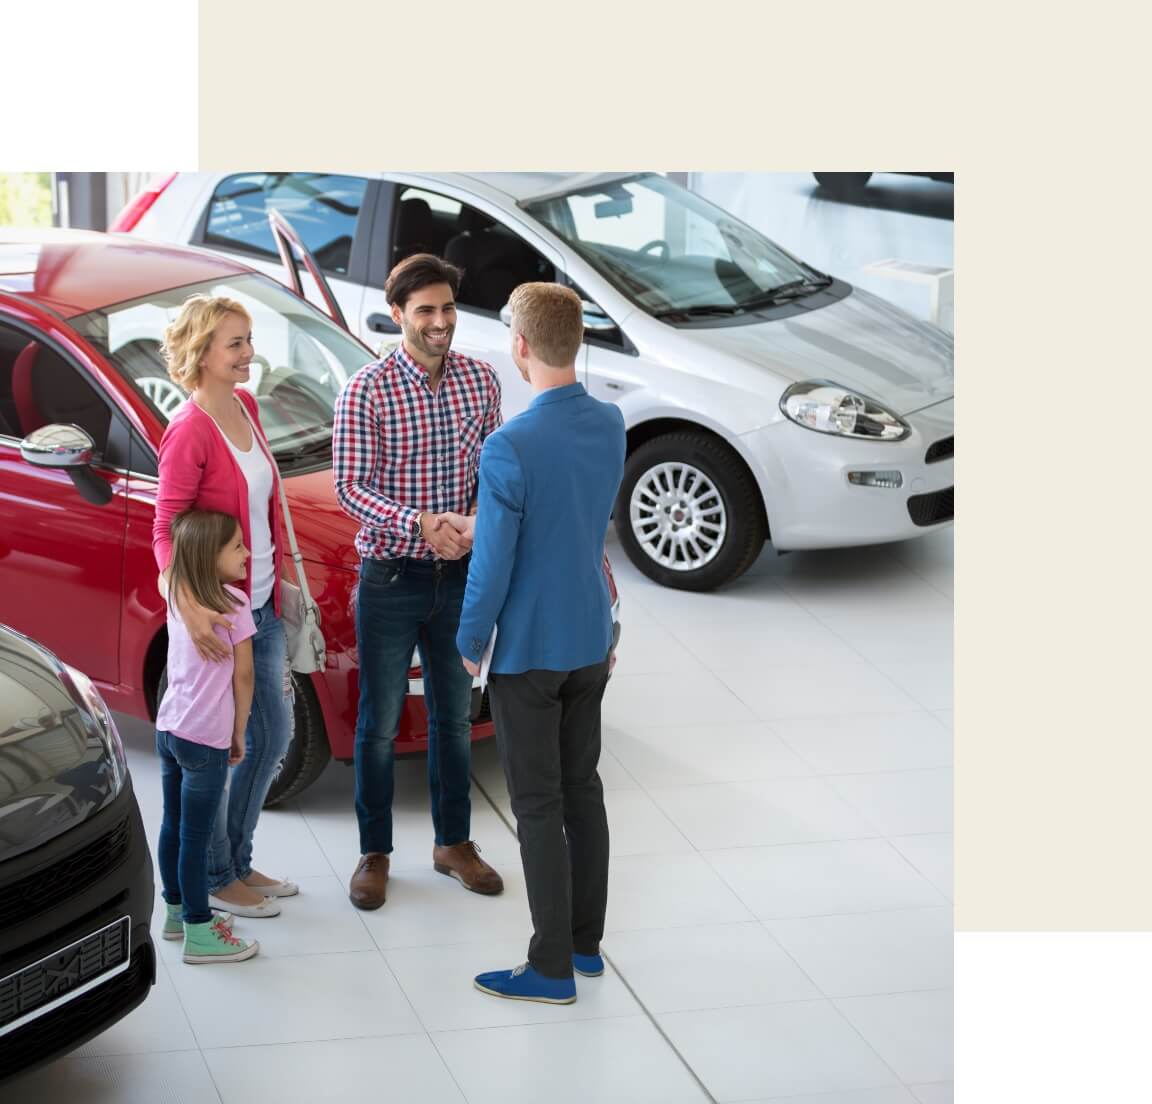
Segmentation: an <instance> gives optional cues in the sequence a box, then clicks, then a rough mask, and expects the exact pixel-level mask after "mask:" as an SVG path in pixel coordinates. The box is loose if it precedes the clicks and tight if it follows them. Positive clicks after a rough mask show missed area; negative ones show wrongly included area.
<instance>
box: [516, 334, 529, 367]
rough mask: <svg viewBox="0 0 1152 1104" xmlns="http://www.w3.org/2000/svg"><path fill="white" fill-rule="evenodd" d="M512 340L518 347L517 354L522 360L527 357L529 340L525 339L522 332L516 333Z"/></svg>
mask: <svg viewBox="0 0 1152 1104" xmlns="http://www.w3.org/2000/svg"><path fill="white" fill-rule="evenodd" d="M512 341H513V343H514V345H515V347H516V355H517V356H518V357H519V358H520V359H521V360H524V359H526V358H527V356H528V353H529V349H528V342H527V341H526V340H525V339H524V335H523V334H522V333H518V334H514V335H513V337H512Z"/></svg>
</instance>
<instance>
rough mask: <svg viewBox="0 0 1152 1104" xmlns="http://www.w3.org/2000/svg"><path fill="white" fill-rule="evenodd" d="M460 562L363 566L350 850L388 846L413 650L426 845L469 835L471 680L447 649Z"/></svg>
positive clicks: (459, 593) (461, 579) (451, 644)
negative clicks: (423, 711)
mask: <svg viewBox="0 0 1152 1104" xmlns="http://www.w3.org/2000/svg"><path fill="white" fill-rule="evenodd" d="M467 581H468V561H467V558H465V559H463V560H414V559H397V560H364V561H363V562H362V563H361V565H360V588H359V592H358V596H357V599H356V639H357V648H358V650H359V653H360V711H359V715H358V716H357V719H356V752H355V758H356V817H357V819H358V820H359V822H360V853H361V854H364V855H366V854H368V853H369V852H372V851H380V852H383V853H384V854H388V853H390V852H391V850H392V795H393V791H394V782H395V778H394V775H395V757H396V756H395V744H396V732H397V730H398V729H399V727H400V716H401V713H402V712H403V710H404V699H405V696H406V695H407V693H408V668H409V666H411V663H412V652H413V649H417V648H418V649H419V652H420V665H421V667H422V668H423V670H424V704H425V706H426V707H427V710H428V792H429V795H430V797H431V804H432V824H433V827H434V828H435V831H436V843H437V844H440V845H443V846H451V845H452V844H456V843H463V842H464V841H465V840H467V839H468V837H469V835H470V829H471V822H472V805H471V799H470V797H469V786H470V780H469V772H470V770H471V766H472V722H471V719H470V713H471V704H472V676H471V675H470V674H468V672H467V671H465V670H464V664H463V663H462V662H461V660H460V653H459V652H458V651H457V649H456V630H457V628H458V627H459V624H460V609H461V607H462V606H463V604H464V587H465V584H466V583H467Z"/></svg>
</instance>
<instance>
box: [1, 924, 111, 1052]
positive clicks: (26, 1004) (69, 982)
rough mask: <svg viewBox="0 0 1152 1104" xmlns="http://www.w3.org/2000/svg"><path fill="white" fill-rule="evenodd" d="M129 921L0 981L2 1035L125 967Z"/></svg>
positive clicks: (56, 952)
mask: <svg viewBox="0 0 1152 1104" xmlns="http://www.w3.org/2000/svg"><path fill="white" fill-rule="evenodd" d="M129 931H130V925H129V920H128V917H127V916H122V917H121V918H120V919H119V920H117V921H115V922H114V923H111V924H109V925H108V926H107V927H105V928H101V929H100V930H99V931H95V932H93V933H92V934H91V935H88V936H85V937H84V938H83V939H78V940H77V941H76V942H75V943H72V944H70V945H69V946H67V947H64V948H63V949H62V950H59V951H55V952H53V953H52V954H50V955H47V956H46V957H44V958H42V959H40V961H39V962H33V963H32V964H31V965H29V966H25V967H24V968H23V969H22V970H17V971H16V972H15V973H13V974H9V975H8V976H7V977H5V978H0V1035H4V1034H7V1033H8V1032H9V1031H15V1030H16V1029H17V1028H18V1027H22V1026H23V1025H24V1024H25V1023H28V1022H29V1021H31V1020H34V1019H36V1018H37V1017H38V1016H42V1015H43V1014H44V1013H45V1012H47V1011H48V1010H49V1009H51V1008H54V1007H56V1006H57V1005H60V1004H64V1003H65V1002H66V1001H69V1000H72V999H73V998H74V997H78V996H79V995H80V994H81V993H84V992H87V991H88V990H89V989H91V988H92V987H93V986H95V985H99V984H100V983H101V982H103V981H107V980H108V979H109V978H110V977H113V976H115V975H116V974H118V973H120V971H121V970H126V969H127V968H128V965H129V946H128V936H129Z"/></svg>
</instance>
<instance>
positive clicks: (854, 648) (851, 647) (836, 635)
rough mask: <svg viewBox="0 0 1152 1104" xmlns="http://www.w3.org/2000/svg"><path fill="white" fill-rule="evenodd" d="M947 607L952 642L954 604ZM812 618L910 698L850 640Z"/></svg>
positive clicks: (953, 633) (822, 621)
mask: <svg viewBox="0 0 1152 1104" xmlns="http://www.w3.org/2000/svg"><path fill="white" fill-rule="evenodd" d="M949 605H950V608H949V611H948V613H949V622H950V624H951V626H952V637H953V641H954V640H955V636H956V609H955V603H954V602H950V604H949ZM812 616H813V617H815V618H816V620H817V621H819V622H820V624H821V625H823V626H824V628H826V629H827V630H828V631H829V632H830V633H831V634H832V635H833V636H834V637H836V639H837V640H839V641H840V642H841V643H842V644H844V646H845V647H846V648H849V649H850V650H851V651H853V652H855V653H856V654H857V655H858V656H859V657H860V658H861V659H862V660H863V661H864V662H865V663H867V664H868V665H869V666H870V667H872V668H873V669H874V670H875V671H877V672H878V673H879V674H880V676H881V677H882V678H884V679H886V680H887V681H888V682H889V683H890V684H891V685H892V686H894V687H895V688H896V689H897V690H899V691H900V692H901V693H902V694H905V695H906V696H910V695H908V693H907V691H906V690H904V689H903V688H902V687H900V686H898V685H897V684H896V682H895V681H894V680H893V679H892V678H891V676H889V675H887V674H885V672H884V671H882V670H881V669H880V667H879V666H877V664H876V662H875V661H874V660H872V659H870V658H869V657H868V656H867V655H865V654H864V652H863V651H862V650H861V649H860V648H858V647H857V646H856V645H855V644H853V643H852V642H851V641H850V640H848V639H847V638H846V637H845V636H844V634H843V633H841V632H838V631H837V630H836V629H835V627H833V625H831V624H830V623H829V622H828V621H826V620H825V619H824V618H823V617H821V616H820V615H819V614H817V613H813V614H812ZM911 662H915V660H912V661H911ZM952 666H953V670H955V659H953V661H952Z"/></svg>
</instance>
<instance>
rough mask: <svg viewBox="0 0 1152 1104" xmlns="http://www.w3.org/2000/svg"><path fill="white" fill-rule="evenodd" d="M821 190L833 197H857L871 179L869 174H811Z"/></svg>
mask: <svg viewBox="0 0 1152 1104" xmlns="http://www.w3.org/2000/svg"><path fill="white" fill-rule="evenodd" d="M812 175H813V176H814V177H816V180H817V181H818V182H819V184H820V186H821V187H822V188H827V189H828V191H830V192H831V193H832V194H833V195H834V196H850V195H859V194H860V192H862V191H863V190H864V185H865V184H867V183H868V181H869V180H871V179H872V174H871V173H813V174H812Z"/></svg>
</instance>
